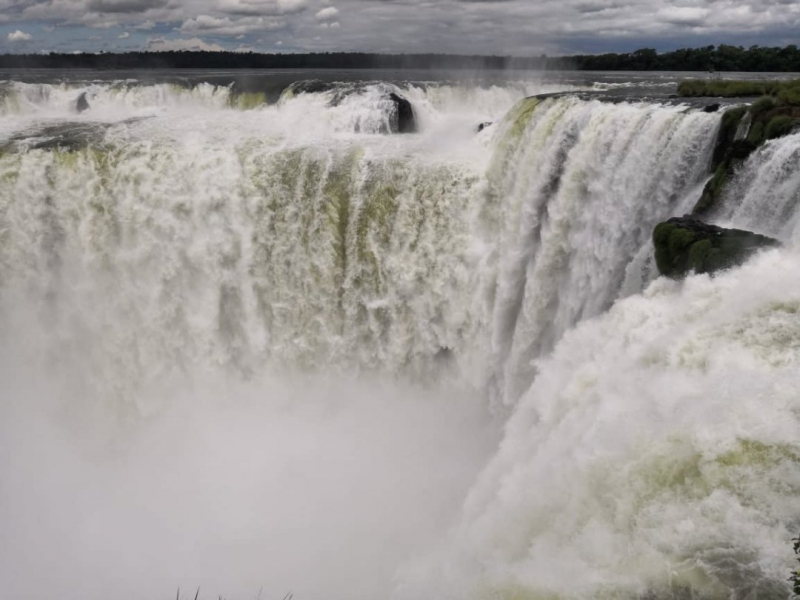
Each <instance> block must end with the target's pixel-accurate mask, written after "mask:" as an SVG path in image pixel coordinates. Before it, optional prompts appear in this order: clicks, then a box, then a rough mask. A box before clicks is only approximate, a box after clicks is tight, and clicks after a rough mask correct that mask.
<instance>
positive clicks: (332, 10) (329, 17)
mask: <svg viewBox="0 0 800 600" xmlns="http://www.w3.org/2000/svg"><path fill="white" fill-rule="evenodd" d="M338 16H339V9H338V8H336V7H335V6H329V7H327V8H323V9H322V10H321V11H319V12H318V13H317V14H316V15H314V18H315V19H316V20H317V21H334V20H336V18H337V17H338Z"/></svg>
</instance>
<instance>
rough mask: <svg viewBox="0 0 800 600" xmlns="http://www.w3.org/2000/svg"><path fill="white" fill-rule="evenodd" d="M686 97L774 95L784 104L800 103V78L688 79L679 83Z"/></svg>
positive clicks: (681, 93) (680, 93)
mask: <svg viewBox="0 0 800 600" xmlns="http://www.w3.org/2000/svg"><path fill="white" fill-rule="evenodd" d="M678 95H679V96H682V97H684V98H697V97H701V96H717V97H721V98H742V97H748V96H750V97H752V96H772V97H774V98H777V99H778V100H779V101H780V102H781V103H784V104H800V79H789V80H785V81H737V80H731V79H687V80H685V81H681V82H680V83H679V84H678Z"/></svg>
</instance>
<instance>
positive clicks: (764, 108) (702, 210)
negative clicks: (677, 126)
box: [692, 96, 800, 216]
mask: <svg viewBox="0 0 800 600" xmlns="http://www.w3.org/2000/svg"><path fill="white" fill-rule="evenodd" d="M746 117H747V118H749V120H750V127H749V129H748V131H747V132H746V134H745V135H744V139H741V136H740V137H739V138H738V139H737V133H738V131H739V127H740V125H741V123H742V121H743V120H744V119H745V118H746ZM799 129H800V107H797V106H792V105H786V104H781V103H780V102H779V101H777V100H775V99H774V98H772V97H771V96H766V97H764V98H761V99H759V100H757V101H756V102H754V103H753V104H751V105H750V106H749V107H747V106H740V107H738V108H733V109H730V110H727V111H725V113H724V114H723V115H722V120H721V122H720V128H719V132H718V134H717V140H716V143H715V145H714V153H713V155H712V158H711V170H712V171H713V172H714V177H712V178H711V180H710V181H709V182H708V183H707V184H706V187H705V188H704V189H703V193H702V195H701V196H700V199H699V200H698V201H697V204H695V206H694V209H693V210H692V214H694V215H698V216H702V215H707V214H709V213H710V212H712V210H713V209H714V208H716V207H717V206H718V204H719V199H720V198H721V196H722V192H723V191H724V189H725V185H726V184H727V182H728V181H729V180H730V178H731V176H732V175H733V174H734V172H735V171H736V167H738V166H739V165H740V164H741V163H743V162H744V161H745V160H747V158H748V157H749V156H750V155H751V154H752V153H753V152H755V151H756V150H758V148H759V147H761V146H762V145H763V144H764V143H765V142H767V141H769V140H773V139H775V138H779V137H782V136H784V135H788V134H790V133H793V132H795V131H797V130H799Z"/></svg>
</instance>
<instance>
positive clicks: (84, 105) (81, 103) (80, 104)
mask: <svg viewBox="0 0 800 600" xmlns="http://www.w3.org/2000/svg"><path fill="white" fill-rule="evenodd" d="M75 108H76V109H77V110H78V113H82V112H83V111H85V110H89V101H88V100H87V99H86V92H83V93H82V94H81V95H80V96H78V101H77V102H76V103H75Z"/></svg>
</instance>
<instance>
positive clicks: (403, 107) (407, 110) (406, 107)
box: [389, 92, 417, 133]
mask: <svg viewBox="0 0 800 600" xmlns="http://www.w3.org/2000/svg"><path fill="white" fill-rule="evenodd" d="M389 99H390V100H391V101H392V102H394V110H393V111H392V115H391V116H390V118H389V123H390V125H389V129H390V131H391V132H392V133H414V132H416V131H417V121H416V118H415V117H414V108H413V107H412V106H411V102H409V101H408V100H406V99H405V98H403V97H402V96H398V95H397V94H395V93H394V92H391V93H390V94H389Z"/></svg>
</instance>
